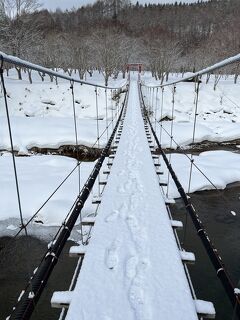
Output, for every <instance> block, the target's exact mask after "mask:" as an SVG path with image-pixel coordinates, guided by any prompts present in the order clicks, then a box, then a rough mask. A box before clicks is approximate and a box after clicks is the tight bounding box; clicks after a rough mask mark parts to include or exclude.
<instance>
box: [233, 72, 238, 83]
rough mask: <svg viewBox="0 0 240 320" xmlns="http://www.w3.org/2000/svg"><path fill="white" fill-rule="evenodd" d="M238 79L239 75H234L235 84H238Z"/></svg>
mask: <svg viewBox="0 0 240 320" xmlns="http://www.w3.org/2000/svg"><path fill="white" fill-rule="evenodd" d="M237 78H238V74H237V73H235V75H234V84H236V83H237Z"/></svg>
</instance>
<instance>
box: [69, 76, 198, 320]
mask: <svg viewBox="0 0 240 320" xmlns="http://www.w3.org/2000/svg"><path fill="white" fill-rule="evenodd" d="M129 90H130V91H129V99H128V105H127V113H126V117H125V120H124V125H123V132H122V135H121V139H120V142H119V147H118V148H117V152H116V157H115V159H114V161H113V165H112V169H111V174H110V175H109V178H108V183H107V185H106V188H105V191H104V193H103V196H102V200H101V205H100V208H99V212H98V215H97V217H96V221H95V225H94V228H93V230H92V236H91V239H90V243H89V245H88V246H87V250H86V253H85V257H84V261H83V265H82V268H81V272H80V274H79V276H78V279H77V283H76V286H75V289H74V291H73V293H72V296H71V302H70V305H69V310H68V313H67V316H66V319H67V320H95V319H98V320H123V319H126V320H136V319H138V320H150V319H152V320H159V319H164V320H173V319H178V320H181V319H182V320H188V319H189V320H190V319H191V320H194V319H198V316H197V311H196V305H195V302H194V300H193V297H192V294H191V290H190V288H189V284H188V281H187V278H186V275H185V272H184V267H183V263H182V256H181V253H180V251H179V248H178V246H177V243H176V239H175V236H174V233H173V229H172V225H171V221H170V219H169V215H168V212H167V209H166V205H165V200H164V196H163V194H162V191H161V189H160V186H159V181H158V178H157V175H156V170H155V167H154V163H153V159H152V156H151V152H150V149H149V144H148V141H147V137H146V133H145V130H144V122H143V118H142V114H141V109H140V100H139V92H138V85H137V79H135V78H134V75H133V79H131V81H130V89H129Z"/></svg>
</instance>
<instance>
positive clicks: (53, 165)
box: [0, 156, 94, 230]
mask: <svg viewBox="0 0 240 320" xmlns="http://www.w3.org/2000/svg"><path fill="white" fill-rule="evenodd" d="M76 164H77V162H76V160H74V159H71V158H67V157H62V156H34V157H17V158H16V165H17V171H18V179H19V186H20V196H21V201H22V211H23V218H24V220H26V219H29V218H30V217H31V216H32V215H33V214H34V213H35V212H36V211H37V210H38V209H39V207H40V206H41V205H42V204H43V203H44V201H45V200H46V199H47V198H48V197H49V195H50V194H51V193H52V192H53V191H54V190H55V188H56V187H57V186H58V185H59V184H60V182H61V181H62V180H63V179H64V178H65V177H66V176H67V175H68V174H69V173H70V171H71V170H72V169H73V168H74V167H75V166H76ZM93 166H94V163H92V162H85V163H82V164H81V184H82V185H83V184H84V183H85V181H86V180H87V178H88V176H89V174H90V173H91V171H92V169H93ZM0 185H1V186H4V187H3V188H2V189H1V215H0V220H6V219H9V218H19V211H18V203H17V197H16V187H15V181H14V172H13V166H12V159H11V157H10V156H6V157H3V156H2V157H0ZM77 194H78V170H75V172H74V173H73V175H72V176H71V177H70V178H69V179H68V180H67V181H66V182H65V183H64V185H63V186H62V187H61V188H60V189H59V190H58V192H57V193H56V194H55V195H54V196H53V197H52V199H51V200H50V201H49V202H48V204H47V205H46V206H45V207H44V208H43V209H42V210H41V211H40V213H39V214H38V215H37V217H36V218H35V219H34V220H35V221H36V220H37V221H41V222H42V223H43V225H44V226H59V225H61V223H62V222H63V220H64V218H65V217H66V215H67V213H68V211H69V209H70V208H71V206H72V204H73V202H74V201H75V199H76V197H77ZM93 209H94V207H93V205H92V204H91V196H90V198H89V200H88V202H87V204H86V206H85V207H84V209H83V215H86V214H89V213H91V212H92V210H93ZM7 228H8V229H11V230H13V226H8V227H7Z"/></svg>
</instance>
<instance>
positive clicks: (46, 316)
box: [0, 237, 77, 320]
mask: <svg viewBox="0 0 240 320" xmlns="http://www.w3.org/2000/svg"><path fill="white" fill-rule="evenodd" d="M8 241H9V238H7V237H5V238H1V239H0V248H1V247H3V246H4V245H6V244H7V243H8ZM71 245H73V242H68V243H67V245H66V246H65V249H64V250H63V252H62V255H61V257H60V259H59V261H58V263H57V265H56V267H55V269H54V272H53V274H52V276H51V277H50V279H49V282H48V285H47V287H46V289H45V290H44V291H43V294H42V297H41V299H40V300H39V303H38V305H37V308H36V309H35V311H34V314H33V316H32V319H35V320H55V319H58V316H59V314H60V311H59V309H53V308H51V304H50V300H51V297H52V294H53V292H54V291H64V290H68V288H69V285H70V282H71V280H72V276H73V273H74V270H75V267H76V264H77V260H76V259H75V258H69V256H68V251H69V247H70V246H71ZM46 248H47V243H46V242H44V241H41V240H38V239H36V238H32V237H28V238H27V240H26V238H25V237H20V238H18V239H17V240H16V241H15V242H14V243H13V244H11V249H8V250H2V251H0V287H1V289H0V319H1V320H3V319H5V318H6V317H7V316H8V315H9V314H10V312H11V309H12V307H13V306H14V304H15V303H16V301H17V298H18V296H19V294H20V292H21V291H22V290H23V289H24V287H25V286H26V284H27V281H28V279H29V272H28V270H31V272H32V270H34V269H35V268H36V266H37V265H38V264H39V262H40V259H41V257H42V256H43V255H44V253H45V252H46ZM30 274H31V273H30Z"/></svg>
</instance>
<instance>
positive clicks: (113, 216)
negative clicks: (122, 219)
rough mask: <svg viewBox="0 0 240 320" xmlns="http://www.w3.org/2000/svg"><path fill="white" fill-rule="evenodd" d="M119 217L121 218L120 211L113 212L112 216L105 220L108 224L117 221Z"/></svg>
mask: <svg viewBox="0 0 240 320" xmlns="http://www.w3.org/2000/svg"><path fill="white" fill-rule="evenodd" d="M118 216H119V211H118V210H113V212H112V213H110V215H109V216H107V217H106V218H105V221H106V222H111V221H114V220H116V219H117V217H118Z"/></svg>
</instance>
